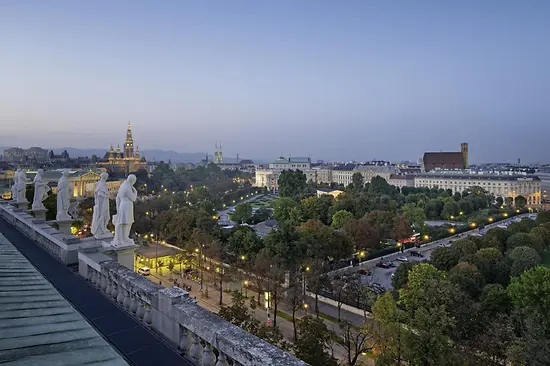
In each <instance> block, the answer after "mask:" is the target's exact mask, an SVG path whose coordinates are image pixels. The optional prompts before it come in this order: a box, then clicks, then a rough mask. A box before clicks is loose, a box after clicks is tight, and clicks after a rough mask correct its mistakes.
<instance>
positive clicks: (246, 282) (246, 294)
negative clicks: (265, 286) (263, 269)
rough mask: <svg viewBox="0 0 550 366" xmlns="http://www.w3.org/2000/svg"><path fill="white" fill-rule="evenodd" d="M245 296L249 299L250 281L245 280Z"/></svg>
mask: <svg viewBox="0 0 550 366" xmlns="http://www.w3.org/2000/svg"><path fill="white" fill-rule="evenodd" d="M244 296H245V297H248V280H244Z"/></svg>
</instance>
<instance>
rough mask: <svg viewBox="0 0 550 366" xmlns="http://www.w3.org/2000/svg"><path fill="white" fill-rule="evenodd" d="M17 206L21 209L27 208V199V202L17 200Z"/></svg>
mask: <svg viewBox="0 0 550 366" xmlns="http://www.w3.org/2000/svg"><path fill="white" fill-rule="evenodd" d="M17 208H20V209H22V210H28V209H29V201H27V202H17Z"/></svg>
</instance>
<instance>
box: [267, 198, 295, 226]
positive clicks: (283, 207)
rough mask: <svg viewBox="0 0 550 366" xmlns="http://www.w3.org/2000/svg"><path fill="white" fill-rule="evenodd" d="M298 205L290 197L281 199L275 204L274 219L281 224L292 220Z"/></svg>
mask: <svg viewBox="0 0 550 366" xmlns="http://www.w3.org/2000/svg"><path fill="white" fill-rule="evenodd" d="M297 206H298V203H297V202H296V201H295V200H293V199H292V198H290V197H280V198H278V199H276V200H275V201H274V202H273V217H274V218H275V219H276V220H277V221H279V222H285V221H288V220H290V217H291V216H290V214H291V212H292V210H294V209H295V208H296V207H297Z"/></svg>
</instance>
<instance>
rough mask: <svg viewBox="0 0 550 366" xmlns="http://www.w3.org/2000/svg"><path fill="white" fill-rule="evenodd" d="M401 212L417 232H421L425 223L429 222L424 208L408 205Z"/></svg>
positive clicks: (412, 204)
mask: <svg viewBox="0 0 550 366" xmlns="http://www.w3.org/2000/svg"><path fill="white" fill-rule="evenodd" d="M401 212H402V214H403V216H404V217H405V218H406V219H407V221H408V222H410V223H411V225H412V226H413V227H414V228H415V229H416V230H417V231H421V230H422V228H423V227H424V222H425V221H426V220H427V218H426V214H425V213H424V209H423V208H422V207H419V206H417V205H416V204H414V203H407V204H405V205H403V207H401Z"/></svg>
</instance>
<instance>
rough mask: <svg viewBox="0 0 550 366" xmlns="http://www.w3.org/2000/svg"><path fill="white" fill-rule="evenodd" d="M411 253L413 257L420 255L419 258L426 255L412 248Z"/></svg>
mask: <svg viewBox="0 0 550 366" xmlns="http://www.w3.org/2000/svg"><path fill="white" fill-rule="evenodd" d="M410 253H411V256H413V257H419V258H423V257H424V255H423V254H422V253H420V252H417V251H416V250H411V251H410Z"/></svg>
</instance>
